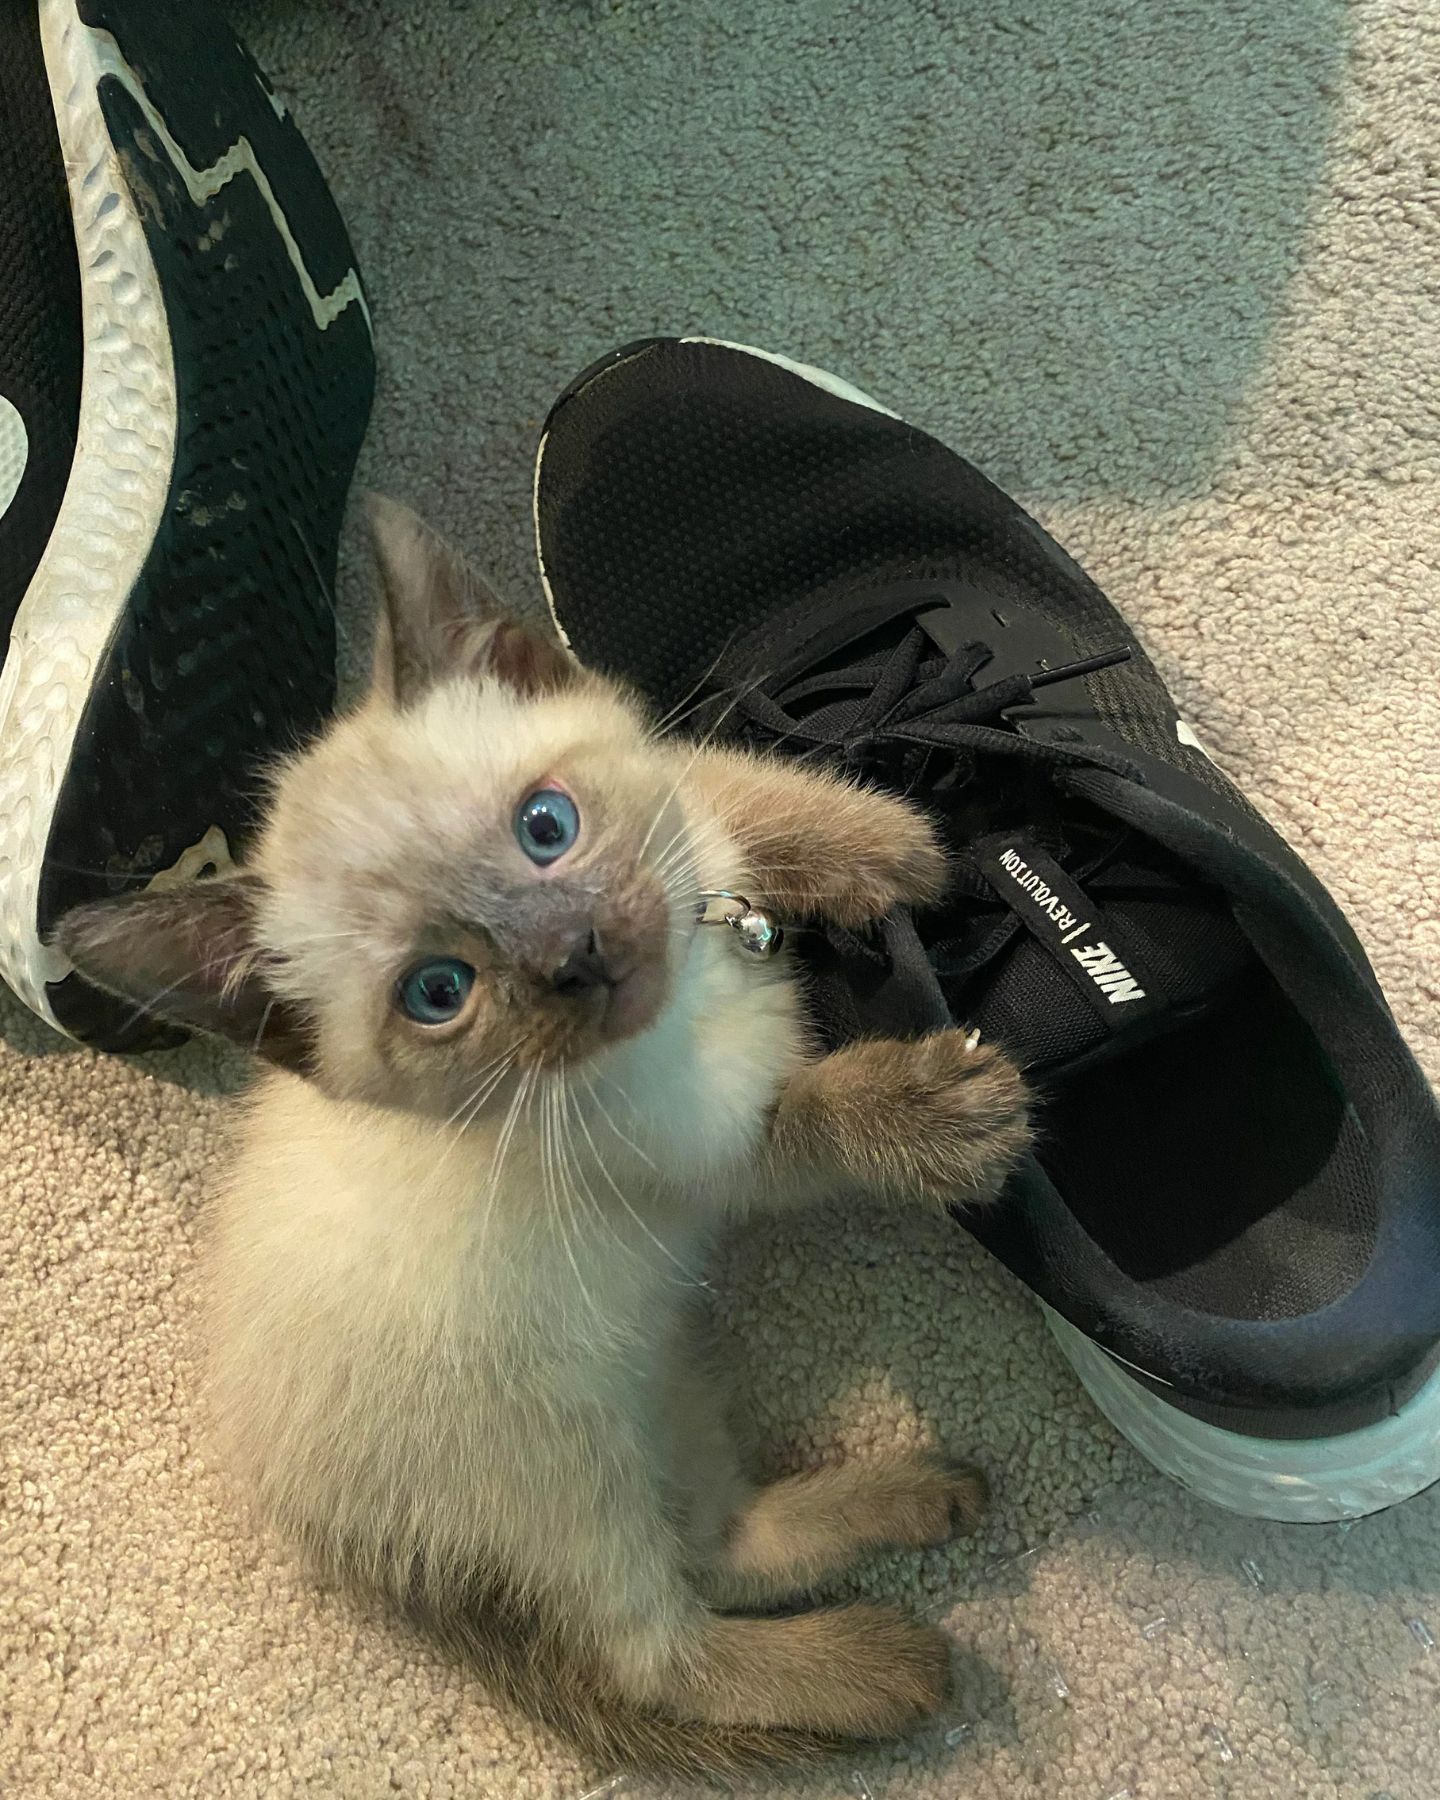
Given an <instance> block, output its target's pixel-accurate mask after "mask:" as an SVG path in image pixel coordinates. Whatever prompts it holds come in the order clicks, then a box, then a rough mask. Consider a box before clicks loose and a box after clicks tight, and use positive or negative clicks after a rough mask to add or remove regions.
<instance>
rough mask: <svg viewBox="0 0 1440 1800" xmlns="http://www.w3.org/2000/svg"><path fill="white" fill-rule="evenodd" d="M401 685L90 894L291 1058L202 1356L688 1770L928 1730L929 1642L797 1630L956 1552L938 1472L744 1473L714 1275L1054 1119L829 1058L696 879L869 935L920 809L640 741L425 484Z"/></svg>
mask: <svg viewBox="0 0 1440 1800" xmlns="http://www.w3.org/2000/svg"><path fill="white" fill-rule="evenodd" d="M375 529H376V537H377V550H378V558H379V563H380V568H381V575H382V584H383V587H384V591H385V601H386V607H385V617H384V619H383V620H382V626H381V631H380V635H379V641H378V648H377V653H376V664H375V674H374V679H373V684H372V688H371V691H370V694H369V696H368V698H367V699H366V700H365V702H364V703H363V704H362V705H361V706H360V707H359V709H358V710H356V711H355V712H353V713H352V714H351V715H350V716H348V717H344V718H342V719H340V720H339V721H338V722H336V723H335V724H334V725H333V726H332V727H331V728H330V729H329V730H328V731H327V732H326V734H325V735H324V736H322V737H321V738H320V740H319V741H318V742H317V743H315V744H314V745H312V746H311V747H310V748H308V749H306V750H304V751H302V752H301V753H299V754H298V755H296V756H295V757H294V758H293V759H292V760H291V761H290V762H289V763H288V764H287V765H286V766H284V767H283V768H282V769H280V771H279V773H278V775H277V776H276V778H275V782H274V788H273V797H272V800H271V804H270V807H269V813H268V821H267V823H266V825H265V827H264V830H263V833H262V834H261V836H260V838H259V841H258V843H257V845H256V848H255V851H254V854H253V858H252V859H251V860H250V862H249V865H248V867H247V868H246V869H245V870H244V871H243V872H241V873H239V874H237V875H235V876H232V877H229V878H224V879H216V880H214V881H211V882H207V883H202V884H199V885H196V886H192V887H189V888H184V889H173V890H170V891H167V892H151V893H146V894H142V895H140V896H138V897H131V898H126V899H122V900H119V901H113V902H105V903H101V904H99V905H95V906H91V907H86V908H83V909H81V910H80V911H78V912H76V913H73V914H71V915H70V917H69V918H68V919H67V920H66V922H65V924H64V926H63V928H62V931H61V936H60V941H61V944H62V946H63V948H64V950H65V952H66V953H67V954H68V955H69V956H70V958H71V959H72V960H73V962H74V963H75V965H76V967H77V968H79V969H80V970H81V971H83V972H84V973H85V974H86V975H87V976H88V977H89V978H90V979H91V980H93V981H96V982H98V983H99V984H100V985H102V986H104V987H106V988H107V989H109V990H110V991H112V992H115V993H117V994H120V995H122V996H125V997H128V998H130V999H131V1000H133V1001H134V1002H135V1003H136V1004H137V1005H141V1006H145V1007H149V1008H153V1009H154V1010H155V1011H157V1012H159V1013H161V1014H163V1015H165V1016H167V1017H169V1018H172V1019H174V1020H177V1021H179V1022H181V1023H183V1024H186V1025H189V1026H192V1027H197V1028H201V1029H205V1030H210V1031H215V1032H220V1033H223V1034H225V1035H227V1036H229V1037H232V1038H234V1039H237V1040H238V1041H240V1042H242V1043H246V1044H249V1045H252V1046H254V1047H256V1048H258V1050H259V1051H260V1053H261V1055H262V1057H263V1058H265V1060H266V1062H267V1063H268V1065H269V1068H268V1070H267V1072H265V1073H264V1074H263V1076H262V1078H261V1080H260V1081H259V1084H258V1086H257V1087H256V1089H255V1091H254V1094H253V1096H252V1098H251V1100H250V1102H249V1105H248V1110H247V1113H246V1116H245V1120H244V1125H243V1130H242V1135H241V1143H240V1150H239V1157H238V1162H237V1164H236V1167H235V1170H234V1173H233V1176H232V1177H231V1179H230V1180H229V1182H228V1185H227V1187H226V1190H225V1192H224V1193H222V1194H221V1195H220V1196H219V1198H218V1201H217V1203H216V1206H215V1213H214V1220H213V1231H212V1239H213V1242H212V1244H211V1248H210V1252H209V1259H210V1261H209V1295H210V1305H209V1311H210V1324H211V1338H212V1354H211V1368H212V1386H213V1398H214V1404H215V1408H216V1411H217V1414H218V1418H219V1422H220V1425H221V1427H222V1430H223V1433H224V1437H225V1439H226V1440H227V1442H228V1444H229V1447H230V1450H231V1453H232V1455H233V1456H234V1458H235V1459H236V1461H237V1462H238V1464H239V1465H240V1467H241V1468H242V1469H243V1470H244V1471H245V1473H246V1474H247V1476H248V1478H249V1480H250V1481H251V1483H252V1484H253V1486H254V1488H255V1490H256V1492H257V1493H258V1495H259V1497H260V1499H261V1501H262V1503H263V1505H264V1507H265V1508H266V1510H267V1511H268V1512H269V1514H270V1515H271V1516H272V1517H273V1518H275V1519H276V1520H277V1521H278V1522H279V1523H280V1524H281V1525H282V1526H283V1527H285V1528H286V1529H288V1530H289V1531H290V1532H292V1533H293V1534H296V1535H297V1536H298V1537H300V1538H301V1539H303V1540H304V1542H305V1543H306V1544H307V1545H308V1546H309V1547H310V1549H311V1550H312V1551H313V1552H315V1553H316V1554H317V1555H318V1556H319V1558H320V1559H321V1560H322V1561H323V1563H324V1564H325V1565H326V1566H328V1567H329V1568H331V1569H333V1570H339V1571H343V1572H345V1573H347V1574H350V1575H352V1576H358V1577H360V1578H362V1579H363V1580H364V1581H365V1582H366V1583H369V1584H377V1585H379V1586H380V1587H382V1588H383V1589H385V1590H387V1591H388V1592H389V1593H390V1594H391V1595H393V1596H396V1597H398V1598H400V1599H402V1600H403V1601H404V1602H406V1603H407V1604H408V1605H409V1606H411V1607H412V1608H415V1609H418V1610H419V1612H420V1613H422V1614H423V1615H424V1616H425V1618H426V1619H427V1620H428V1621H430V1622H431V1623H432V1624H434V1625H436V1626H438V1627H440V1628H441V1629H442V1630H445V1631H447V1632H448V1633H449V1634H450V1635H451V1636H452V1637H454V1638H456V1639H458V1640H461V1641H462V1642H463V1643H464V1645H465V1647H466V1649H467V1651H468V1653H469V1654H471V1655H472V1656H474V1657H476V1658H478V1659H479V1661H480V1663H481V1665H482V1668H483V1669H484V1670H485V1671H486V1672H487V1673H488V1675H489V1676H490V1678H491V1679H492V1680H493V1681H494V1682H495V1683H496V1684H497V1685H498V1686H499V1687H500V1688H501V1689H502V1690H503V1691H505V1692H507V1693H508V1694H509V1695H511V1696H512V1697H515V1698H518V1699H519V1700H520V1701H521V1702H523V1703H524V1704H525V1705H527V1706H528V1707H529V1708H530V1709H531V1710H533V1711H534V1712H536V1713H537V1714H538V1715H540V1716H541V1717H543V1718H544V1719H546V1720H548V1721H550V1722H551V1723H552V1724H554V1725H556V1726H558V1727H560V1728H561V1729H563V1730H565V1731H568V1732H569V1733H570V1734H571V1735H572V1737H574V1738H575V1739H577V1740H578V1741H580V1742H581V1743H582V1744H584V1745H585V1746H587V1747H588V1748H590V1749H591V1750H592V1751H593V1752H595V1753H596V1754H598V1755H603V1756H605V1757H607V1758H611V1759H617V1760H621V1761H624V1762H626V1763H637V1764H650V1765H664V1766H667V1767H670V1768H674V1769H679V1770H685V1771H692V1772H694V1771H699V1770H723V1769H728V1768H736V1767H739V1766H742V1765H744V1764H745V1763H746V1762H748V1761H751V1760H755V1759H757V1758H764V1757H768V1756H771V1755H781V1754H786V1753H790V1752H797V1751H802V1750H804V1749H806V1748H808V1747H812V1746H815V1745H818V1744H821V1743H823V1742H826V1741H830V1740H834V1739H837V1738H844V1737H848V1736H871V1735H881V1734H888V1733H893V1732H896V1731H899V1730H901V1729H903V1728H905V1727H906V1726H908V1725H910V1724H911V1723H913V1722H915V1721H917V1720H919V1719H920V1718H922V1717H923V1716H925V1715H926V1714H928V1713H929V1712H931V1711H932V1710H933V1709H934V1708H935V1707H936V1706H937V1705H938V1704H939V1703H940V1701H941V1700H942V1698H943V1696H944V1694H945V1691H946V1680H947V1670H948V1655H947V1645H946V1639H945V1638H944V1636H943V1635H942V1634H941V1633H940V1632H939V1631H938V1630H936V1629H935V1628H933V1627H931V1626H927V1625H921V1624H918V1623H912V1622H910V1621H909V1620H907V1619H905V1618H904V1617H903V1616H902V1615H901V1614H900V1613H898V1612H895V1611H892V1610H890V1609H888V1608H880V1607H874V1606H860V1605H855V1606H841V1607H835V1608H831V1609H821V1610H816V1609H811V1610H808V1611H807V1610H798V1611H795V1612H793V1613H792V1614H790V1615H788V1616H785V1615H775V1616H766V1613H767V1609H774V1608H776V1607H778V1606H781V1605H784V1606H790V1607H794V1606H796V1605H797V1604H799V1603H802V1602H803V1600H804V1597H805V1595H806V1594H807V1593H808V1592H809V1591H810V1590H811V1589H812V1588H813V1587H814V1585H815V1584H816V1583H817V1582H818V1581H819V1580H820V1579H821V1578H822V1577H825V1576H828V1575H830V1574H832V1573H833V1572H835V1571H836V1570H838V1569H840V1568H842V1567H844V1566H845V1565H846V1564H848V1563H849V1562H851V1561H852V1560H853V1559H854V1558H855V1557H856V1556H857V1555H858V1554H859V1553H861V1552H862V1551H864V1550H867V1549H869V1548H870V1547H872V1546H875V1545H880V1544H896V1545H909V1546H922V1545H929V1544H938V1543H942V1542H944V1541H945V1540H947V1539H948V1538H949V1537H950V1536H951V1535H952V1534H953V1533H954V1532H955V1531H956V1530H958V1529H961V1528H964V1527H968V1526H969V1525H970V1524H971V1523H973V1521H974V1519H975V1518H976V1517H977V1516H978V1512H979V1509H980V1506H981V1503H982V1499H983V1484H982V1483H981V1481H980V1478H979V1477H978V1476H977V1475H976V1474H975V1473H974V1472H973V1471H970V1470H967V1469H965V1468H963V1467H961V1466H960V1465H957V1464H953V1463H951V1462H949V1461H947V1460H946V1459H944V1458H942V1457H939V1456H930V1455H912V1456H905V1457H901V1458H897V1459H894V1460H891V1461H889V1462H887V1463H883V1464H880V1465H879V1466H862V1465H860V1464H853V1465H851V1464H847V1465H843V1466H839V1467H830V1468H823V1469H818V1470H815V1471H813V1472H811V1473H807V1474H800V1475H794V1476H790V1477H787V1478H785V1479H783V1480H779V1481H775V1482H772V1483H770V1484H769V1485H766V1486H757V1485H756V1483H755V1482H754V1481H752V1480H751V1479H750V1478H749V1476H748V1475H747V1474H746V1473H745V1471H744V1470H743V1469H742V1467H741V1463H740V1459H739V1456H738V1454H737V1451H736V1448H735V1446H734V1444H733V1442H732V1439H731V1436H730V1434H729V1431H728V1430H727V1427H726V1424H725V1419H724V1406H723V1394H722V1384H721V1381H720V1379H719V1371H718V1369H717V1367H716V1366H715V1363H714V1360H713V1359H712V1358H710V1357H709V1356H707V1353H706V1351H705V1348H704V1341H703V1334H702V1331H701V1327H700V1323H699V1319H698V1317H697V1313H696V1309H695V1305H694V1300H695V1292H696V1290H695V1284H696V1283H697V1282H698V1281H699V1279H700V1278H701V1276H702V1274H703V1271H704V1268H705V1261H706V1253H707V1248H708V1246H709V1244H710V1241H711V1239H712V1237H713V1236H714V1234H715V1232H716V1230H717V1228H718V1227H719V1226H720V1225H721V1223H722V1222H723V1221H725V1220H727V1219H733V1218H735V1217H737V1216H739V1215H742V1214H744V1213H745V1212H746V1211H749V1210H754V1209H760V1208H769V1209H775V1208H784V1207H791V1206H796V1205H799V1204H803V1203H805V1202H806V1201H808V1200H810V1199H812V1198H816V1197H819V1196H822V1195H828V1194H832V1193H836V1192H841V1193H843V1192H847V1191H848V1192H852V1193H856V1194H861V1193H878V1194H883V1195H886V1196H889V1197H891V1198H893V1199H894V1201H895V1202H896V1203H897V1204H901V1205H913V1204H915V1203H917V1201H924V1200H927V1199H928V1200H930V1201H932V1202H940V1201H944V1200H950V1199H955V1198H961V1199H963V1198H966V1197H972V1198H983V1197H986V1196H988V1195H989V1194H991V1193H992V1192H993V1191H994V1189H995V1186H996V1184H997V1182H998V1180H999V1178H1000V1177H1001V1176H1002V1175H1003V1173H1004V1171H1005V1169H1006V1168H1007V1167H1008V1166H1009V1165H1010V1163H1011V1162H1013V1160H1014V1159H1015V1158H1016V1157H1017V1155H1018V1154H1019V1153H1020V1152H1021V1150H1022V1149H1023V1147H1024V1145H1025V1142H1026V1099H1025V1094H1024V1091H1023V1088H1022V1085H1021V1082H1020V1079H1019V1077H1018V1076H1017V1074H1016V1072H1015V1071H1014V1069H1013V1068H1012V1067H1011V1066H1010V1065H1009V1064H1008V1063H1007V1062H1006V1061H1005V1060H1004V1059H1003V1058H1002V1057H1001V1056H999V1055H998V1054H997V1053H995V1052H993V1051H991V1050H989V1049H985V1048H982V1049H974V1050H967V1048H966V1044H965V1040H964V1038H963V1037H962V1036H961V1034H959V1033H958V1032H948V1033H942V1034H940V1035H937V1036H933V1037H930V1038H927V1039H924V1040H921V1041H917V1042H909V1043H900V1042H878V1041H871V1042H861V1043H857V1044H854V1045H851V1046H849V1047H847V1048H845V1049H843V1050H841V1051H840V1052H839V1053H838V1054H835V1055H832V1056H828V1057H823V1058H822V1057H818V1056H817V1055H816V1054H815V1053H814V1051H813V1050H812V1048H811V1046H810V1045H809V1044H808V1042H807V1034H806V1023H805V1015H804V1008H803V1002H802V995H801V993H800V992H799V989H798V985H797V982H796V979H795V977H794V976H793V974H792V972H791V971H790V970H789V969H788V968H787V966H786V958H785V956H784V955H783V954H782V955H781V956H780V957H778V958H777V959H775V960H774V961H771V962H761V961H757V960H754V959H753V958H749V957H747V956H746V954H745V952H744V951H743V949H742V948H741V947H740V946H739V945H738V944H737V943H736V941H735V938H734V934H733V933H731V932H730V931H728V930H725V929H712V928H710V927H708V926H706V925H703V924H699V923H697V911H698V909H699V905H700V899H699V897H700V895H701V893H702V891H710V890H730V891H733V892H739V893H744V894H748V895H751V896H752V897H755V898H759V897H760V896H762V895H763V896H764V899H765V901H766V902H767V903H768V904H769V905H770V906H771V907H772V908H774V909H775V911H776V912H777V913H778V914H779V915H780V916H781V917H783V918H787V919H792V920H794V919H801V918H804V917H812V918H813V917H822V918H829V919H834V920H838V921H841V922H843V923H845V924H847V925H860V924H862V923H864V922H865V921H867V920H869V919H873V918H874V917H876V916H878V915H879V914H881V913H883V912H884V911H885V910H886V909H887V908H889V907H890V906H891V905H892V904H894V903H896V902H899V901H915V902H921V901H927V900H932V899H934V898H935V896H936V895H937V894H938V892H939V890H940V888H941V885H942V882H943V879H944V869H943V862H942V857H941V854H940V852H939V850H938V848H937V846H936V843H935V840H934V839H933V837H932V835H931V833H930V830H929V827H928V825H927V824H926V823H925V822H924V821H923V819H922V818H921V817H920V816H919V815H918V814H916V813H914V812H912V811H910V810H909V809H907V808H906V807H904V806H903V805H902V804H901V803H899V802H898V801H895V800H893V799H889V798H885V797H882V796H880V795H877V794H873V793H869V792H865V791H862V790H860V789H858V788H854V787H852V786H849V785H847V784H845V783H843V782H842V781H840V780H839V779H837V778H833V777H830V776H826V775H820V774H815V773H810V772H807V771H804V770H802V769H800V768H797V767H796V766H794V765H788V766H787V765H782V764H778V763H771V762H762V761H759V760H753V759H747V758H746V757H744V756H741V755H737V754H734V753H726V752H720V751H712V750H708V749H700V750H696V749H694V748H689V747H684V746H682V745H679V744H677V743H675V742H669V741H665V740H663V739H658V738H657V737H656V736H655V735H653V734H652V732H651V730H650V729H649V727H648V726H647V723H646V720H645V718H644V717H643V715H642V712H641V711H640V709H639V708H638V707H637V706H636V705H635V704H634V702H633V701H632V700H631V699H630V698H629V697H627V695H626V694H624V693H622V692H621V691H620V690H619V689H617V688H616V687H615V686H613V685H612V684H610V683H609V682H607V681H605V680H602V679H600V678H599V677H598V676H596V675H593V674H590V673H587V672H586V671H584V670H582V669H581V668H579V667H577V666H576V665H575V664H574V663H573V662H572V661H571V660H570V659H569V658H568V656H567V655H566V654H565V653H564V652H563V651H562V650H561V649H560V648H559V646H558V645H556V644H554V643H553V642H551V641H549V640H547V639H545V638H542V637H540V636H537V635H535V634H532V633H531V632H529V631H528V630H526V629H524V628H523V627H521V626H520V625H518V624H516V623H514V622H512V621H510V620H507V619H504V618H502V617H500V616H499V615H498V613H497V611H496V610H495V608H494V606H493V603H492V602H490V600H489V599H488V596H485V595H483V594H481V593H480V592H479V591H478V590H477V589H476V588H475V587H474V585H473V583H472V582H471V581H470V580H469V578H468V576H467V575H466V572H465V571H464V569H463V568H462V567H461V565H460V564H459V563H458V561H457V560H456V559H455V557H454V556H453V555H452V554H451V553H450V552H448V551H447V550H446V549H445V548H444V547H443V546H442V545H441V544H440V543H439V542H438V540H436V539H435V538H434V537H432V536H431V534H430V533H429V532H428V531H427V530H426V529H425V528H424V527H423V526H422V525H420V523H419V522H418V521H417V520H416V519H415V518H414V517H413V515H410V514H409V513H407V512H405V511H404V509H401V508H399V507H396V506H395V505H394V504H393V503H388V502H381V503H377V505H376V508H375Z"/></svg>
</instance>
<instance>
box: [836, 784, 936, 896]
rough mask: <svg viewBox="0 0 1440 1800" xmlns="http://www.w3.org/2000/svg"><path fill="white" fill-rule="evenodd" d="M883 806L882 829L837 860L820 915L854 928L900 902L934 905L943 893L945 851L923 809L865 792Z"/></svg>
mask: <svg viewBox="0 0 1440 1800" xmlns="http://www.w3.org/2000/svg"><path fill="white" fill-rule="evenodd" d="M866 798H867V799H868V800H870V802H871V804H872V805H877V806H880V805H883V807H884V820H883V825H884V828H883V830H877V831H875V832H874V833H873V835H872V836H871V837H870V838H869V840H868V841H867V842H864V843H862V844H857V845H855V846H853V847H852V850H851V854H850V855H849V856H848V857H847V858H843V859H837V860H836V862H835V864H834V865H833V867H832V869H831V871H830V885H829V888H828V891H827V893H826V895H825V899H824V903H823V904H822V906H821V907H820V909H819V910H820V912H821V915H822V916H823V917H824V918H826V919H830V920H833V922H834V923H835V924H837V925H844V926H848V927H850V928H852V929H853V928H856V927H859V926H862V925H870V924H873V923H874V922H875V920H877V919H883V918H884V917H885V915H886V913H888V912H890V911H891V910H892V909H893V908H894V907H897V906H931V905H933V904H934V903H935V902H936V901H937V900H938V899H939V898H940V896H941V895H942V894H943V893H944V891H945V877H946V871H945V852H944V851H943V850H942V849H941V847H940V841H939V839H938V838H937V837H936V835H935V831H934V828H933V826H932V825H931V824H930V821H929V820H928V819H927V818H925V816H924V815H923V814H922V813H919V812H916V811H914V810H913V809H912V808H910V807H909V806H906V805H904V804H903V803H902V802H900V801H897V800H891V799H890V798H889V797H888V796H880V795H873V796H871V795H867V796H866Z"/></svg>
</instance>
